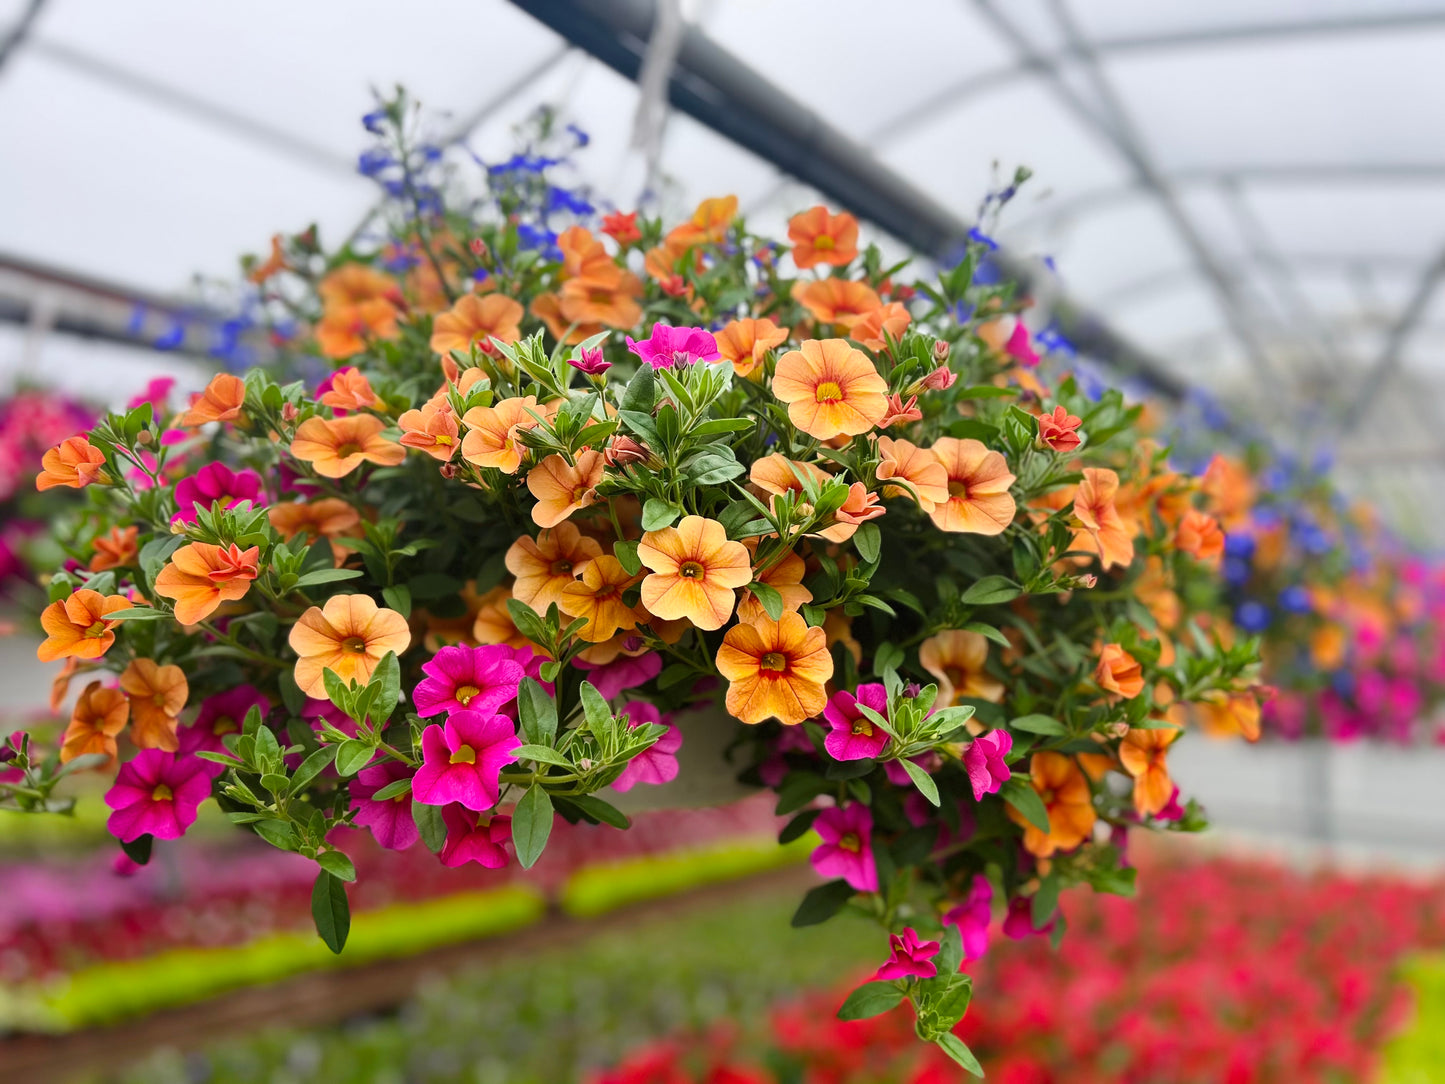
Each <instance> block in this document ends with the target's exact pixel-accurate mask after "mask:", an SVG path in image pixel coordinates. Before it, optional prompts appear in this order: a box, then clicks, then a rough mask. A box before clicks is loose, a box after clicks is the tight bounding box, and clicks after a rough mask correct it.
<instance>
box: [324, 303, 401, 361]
mask: <svg viewBox="0 0 1445 1084" xmlns="http://www.w3.org/2000/svg"><path fill="white" fill-rule="evenodd" d="M396 334H397V327H396V306H395V305H393V304H392V303H391V302H390V301H384V300H381V299H380V298H378V299H376V300H374V301H362V302H358V303H357V304H355V305H340V306H337V307H335V308H330V307H328V308H327V309H326V311H325V312H323V313H322V315H321V320H320V321H319V322H318V323H317V325H316V345H317V347H318V349H320V351H321V353H322V355H323V356H325V357H328V358H349V357H351V356H352V355H353V354H359V353H361V352H362V351H363V350H365V349H366V345H367V342H368V341H369V340H371V339H394V338H396Z"/></svg>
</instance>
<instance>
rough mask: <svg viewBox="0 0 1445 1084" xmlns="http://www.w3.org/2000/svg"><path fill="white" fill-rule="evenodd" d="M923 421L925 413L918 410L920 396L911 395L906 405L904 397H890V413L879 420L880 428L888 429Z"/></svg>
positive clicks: (895, 395)
mask: <svg viewBox="0 0 1445 1084" xmlns="http://www.w3.org/2000/svg"><path fill="white" fill-rule="evenodd" d="M922 420H923V411H921V410H919V409H918V396H916V395H910V396H909V397H908V402H906V403H905V402H904V401H903V396H902V395H900V394H897V393H894V394H893V395H890V396H889V397H888V412H887V413H886V414H884V415H883V417H881V418H880V419H878V428H879V429H888V428H891V427H892V426H895V425H907V424H909V423H910V422H919V421H922Z"/></svg>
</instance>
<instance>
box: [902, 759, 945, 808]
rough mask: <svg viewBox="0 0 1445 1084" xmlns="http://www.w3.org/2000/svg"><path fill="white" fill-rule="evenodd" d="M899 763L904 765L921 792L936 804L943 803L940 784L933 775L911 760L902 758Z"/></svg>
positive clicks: (904, 768) (909, 776)
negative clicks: (939, 793) (939, 798)
mask: <svg viewBox="0 0 1445 1084" xmlns="http://www.w3.org/2000/svg"><path fill="white" fill-rule="evenodd" d="M898 763H900V764H902V765H903V770H904V771H905V772H907V773H908V778H909V779H911V780H913V785H914V786H915V787H917V788H918V791H919V793H920V794H922V795H923V796H924V797H925V798H927V799H928V800H929V801H930V802H932V803H933V804H934V805H935V806H937V805H940V804H941V803H940V802H939V800H938V784H937V783H935V782H934V781H933V777H932V776H930V775H929V774H928V773H927V772H925V771H924V770H923V769H922V768H920V767H919V766H918V765H917V764H915V763H913V761H911V760H900V761H899V762H898Z"/></svg>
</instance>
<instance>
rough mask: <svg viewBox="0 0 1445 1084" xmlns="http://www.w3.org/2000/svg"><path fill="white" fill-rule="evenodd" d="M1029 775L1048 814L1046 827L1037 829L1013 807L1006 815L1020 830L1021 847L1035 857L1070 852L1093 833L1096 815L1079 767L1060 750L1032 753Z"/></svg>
mask: <svg viewBox="0 0 1445 1084" xmlns="http://www.w3.org/2000/svg"><path fill="white" fill-rule="evenodd" d="M1029 778H1030V782H1031V783H1032V784H1033V787H1034V791H1035V793H1037V794H1038V796H1039V798H1040V799H1041V800H1042V801H1043V803H1044V809H1045V810H1047V811H1048V815H1049V830H1048V831H1047V832H1043V831H1040V830H1039V828H1038V827H1037V826H1036V825H1034V824H1032V823H1030V821H1029V820H1028V818H1026V817H1025V816H1024V815H1023V814H1022V813H1020V812H1019V811H1018V810H1017V809H1015V808H1014V807H1013V806H1009V807H1008V815H1009V818H1010V819H1011V820H1012V821H1013V822H1014V823H1015V824H1017V825H1019V826H1020V827H1021V828H1023V830H1024V850H1026V851H1028V852H1029V853H1030V854H1032V855H1034V856H1036V857H1038V858H1048V857H1049V856H1050V855H1052V854H1054V852H1056V851H1071V850H1073V849H1074V848H1075V847H1077V846H1078V845H1079V844H1080V843H1083V842H1084V841H1085V840H1086V839H1088V838H1089V837H1090V836H1091V835H1093V832H1094V822H1095V821H1096V820H1097V819H1098V814H1096V813H1095V812H1094V800H1093V796H1092V794H1091V793H1090V791H1089V781H1088V779H1086V778H1085V777H1084V773H1083V772H1081V771H1080V770H1079V766H1078V765H1077V764H1075V763H1074V762H1073V761H1072V760H1070V759H1069V758H1068V757H1066V756H1064V755H1063V754H1062V753H1035V754H1033V756H1032V757H1031V758H1030V760H1029Z"/></svg>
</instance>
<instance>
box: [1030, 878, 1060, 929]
mask: <svg viewBox="0 0 1445 1084" xmlns="http://www.w3.org/2000/svg"><path fill="white" fill-rule="evenodd" d="M1058 909H1059V879H1058V878H1057V877H1053V876H1049V877H1045V878H1044V879H1043V880H1042V881H1040V882H1039V888H1038V891H1037V892H1035V893H1034V898H1033V901H1032V902H1031V903H1030V904H1029V917H1030V918H1031V919H1032V920H1033V924H1034V929H1036V930H1041V929H1043V928H1044V927H1045V926H1047V925H1048V924H1049V919H1051V918H1053V917H1054V912H1055V911H1057V910H1058Z"/></svg>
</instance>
